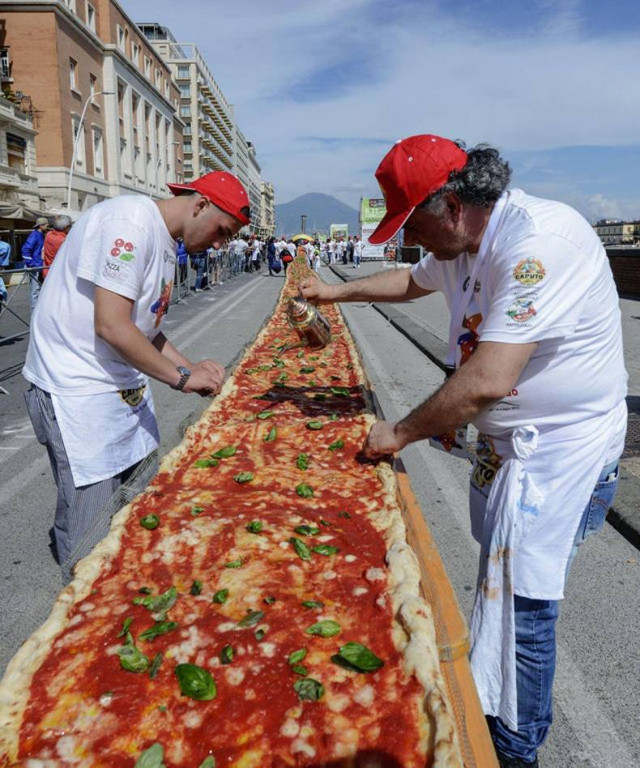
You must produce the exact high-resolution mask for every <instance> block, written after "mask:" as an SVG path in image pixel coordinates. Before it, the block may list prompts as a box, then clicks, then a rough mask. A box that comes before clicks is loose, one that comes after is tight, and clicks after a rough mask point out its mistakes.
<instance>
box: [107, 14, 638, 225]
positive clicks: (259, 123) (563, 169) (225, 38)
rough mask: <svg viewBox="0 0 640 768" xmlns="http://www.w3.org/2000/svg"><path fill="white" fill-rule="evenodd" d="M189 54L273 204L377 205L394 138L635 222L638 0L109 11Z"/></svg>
mask: <svg viewBox="0 0 640 768" xmlns="http://www.w3.org/2000/svg"><path fill="white" fill-rule="evenodd" d="M119 2H120V4H121V5H122V7H123V8H124V9H125V11H126V12H127V13H128V14H129V16H130V17H131V18H132V19H133V20H134V21H137V22H142V21H145V22H151V21H156V22H158V23H160V24H162V25H164V26H167V27H169V29H171V31H172V32H173V34H174V36H175V37H176V39H177V40H178V41H180V42H184V43H195V44H196V45H197V46H198V48H199V50H200V52H201V54H202V56H203V57H204V59H205V60H206V62H207V64H208V66H209V69H210V70H211V71H212V73H213V75H214V77H215V79H216V81H217V82H218V85H219V86H220V87H221V89H222V91H223V93H224V94H225V96H226V97H227V99H228V100H229V101H230V102H231V103H232V104H233V105H234V109H235V116H236V120H237V122H238V124H239V126H240V128H241V130H242V132H243V133H244V134H245V136H246V137H247V139H248V140H249V141H251V142H253V144H254V145H255V147H256V151H257V156H258V161H259V163H260V165H261V167H262V176H263V179H265V180H269V181H272V182H273V184H274V186H275V189H276V202H278V203H283V202H288V201H289V200H291V199H293V198H295V197H297V196H298V195H301V194H304V193H306V192H324V193H326V194H330V195H334V196H335V197H337V198H339V199H340V200H342V201H343V202H345V203H347V204H349V205H352V206H353V207H357V206H358V201H359V198H360V197H361V196H372V197H378V196H379V195H380V192H379V189H378V186H377V182H376V180H375V177H374V173H375V170H376V168H377V166H378V163H379V162H380V160H381V159H382V158H383V156H384V155H385V154H386V152H387V151H388V150H389V149H390V148H391V146H392V144H393V143H394V142H395V141H396V140H397V139H400V138H403V137H406V136H411V135H413V134H418V133H434V134H438V135H441V136H446V137H448V138H451V139H463V140H464V141H465V142H466V143H467V146H474V145H475V144H478V143H482V142H486V143H489V144H491V145H493V146H496V147H498V148H499V149H500V151H501V154H502V156H503V157H505V158H506V159H507V160H509V162H510V163H511V166H512V168H513V171H514V173H513V178H512V186H518V187H521V188H522V189H524V190H525V191H526V192H529V193H530V194H534V195H539V196H541V197H548V198H551V199H556V200H561V201H563V202H566V203H569V204H570V205H573V206H574V207H576V208H577V209H578V210H580V212H581V213H582V214H583V215H585V216H586V217H587V218H588V219H589V220H590V221H595V220H596V219H598V218H614V217H620V218H625V219H640V3H638V2H637V0H608V2H607V3H604V2H603V1H602V0H457V2H451V1H450V0H313V1H310V0H271V2H266V1H265V0H241V1H240V2H234V3H232V2H230V1H229V0H182V2H175V0H119Z"/></svg>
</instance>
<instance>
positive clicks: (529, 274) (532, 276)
mask: <svg viewBox="0 0 640 768" xmlns="http://www.w3.org/2000/svg"><path fill="white" fill-rule="evenodd" d="M546 274H547V272H546V270H545V268H544V267H543V266H542V262H541V261H540V259H533V258H531V257H529V258H526V259H522V261H520V262H518V265H517V266H516V268H515V269H514V270H513V277H514V279H515V280H517V281H518V282H519V283H520V284H521V285H537V284H538V283H539V282H540V281H541V280H544V276H545V275H546Z"/></svg>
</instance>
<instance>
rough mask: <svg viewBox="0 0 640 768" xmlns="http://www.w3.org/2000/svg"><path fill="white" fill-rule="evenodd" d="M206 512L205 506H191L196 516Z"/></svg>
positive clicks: (192, 512)
mask: <svg viewBox="0 0 640 768" xmlns="http://www.w3.org/2000/svg"><path fill="white" fill-rule="evenodd" d="M202 512H204V507H191V514H192V515H193V516H194V517H195V516H196V515H200V514H201V513H202Z"/></svg>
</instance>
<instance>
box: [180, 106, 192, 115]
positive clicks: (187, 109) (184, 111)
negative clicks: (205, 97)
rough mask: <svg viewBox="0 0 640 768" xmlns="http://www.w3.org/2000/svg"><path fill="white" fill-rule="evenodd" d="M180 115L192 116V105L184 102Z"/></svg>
mask: <svg viewBox="0 0 640 768" xmlns="http://www.w3.org/2000/svg"><path fill="white" fill-rule="evenodd" d="M180 117H191V106H190V105H189V104H182V106H181V107H180Z"/></svg>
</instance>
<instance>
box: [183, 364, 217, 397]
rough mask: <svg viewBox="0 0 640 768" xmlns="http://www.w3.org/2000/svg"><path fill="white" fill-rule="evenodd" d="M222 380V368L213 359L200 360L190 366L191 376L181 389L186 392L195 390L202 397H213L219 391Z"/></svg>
mask: <svg viewBox="0 0 640 768" xmlns="http://www.w3.org/2000/svg"><path fill="white" fill-rule="evenodd" d="M176 375H178V374H177V373H176ZM223 382H224V368H223V367H222V366H221V365H220V364H219V363H216V362H214V361H213V360H202V361H201V362H199V363H196V364H195V365H194V366H192V368H191V376H189V378H188V380H187V383H186V384H185V385H184V389H183V390H182V391H183V392H185V393H187V394H189V393H191V392H195V393H197V394H198V395H201V396H202V397H213V395H217V394H218V392H220V390H221V389H222V384H223Z"/></svg>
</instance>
